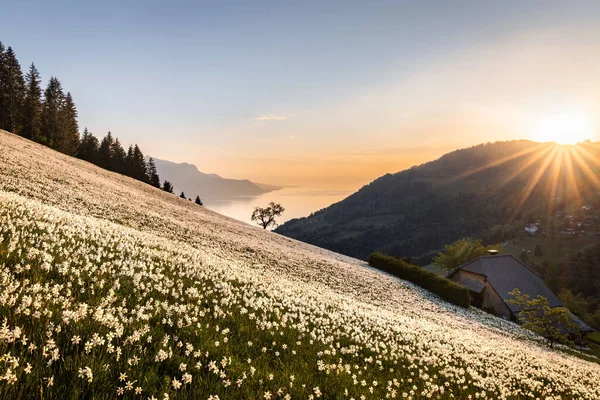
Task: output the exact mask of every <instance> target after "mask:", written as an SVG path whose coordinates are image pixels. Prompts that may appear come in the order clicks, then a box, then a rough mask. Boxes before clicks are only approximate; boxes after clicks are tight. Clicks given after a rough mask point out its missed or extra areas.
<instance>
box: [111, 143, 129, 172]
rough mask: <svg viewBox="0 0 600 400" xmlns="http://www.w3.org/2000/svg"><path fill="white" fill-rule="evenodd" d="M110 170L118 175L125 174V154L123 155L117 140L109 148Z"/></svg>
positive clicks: (121, 147) (123, 151)
mask: <svg viewBox="0 0 600 400" xmlns="http://www.w3.org/2000/svg"><path fill="white" fill-rule="evenodd" d="M111 170H112V171H115V172H118V173H120V174H126V172H127V153H125V150H124V149H123V146H121V142H120V141H119V139H118V138H116V139H115V141H114V142H113V144H112V146H111Z"/></svg>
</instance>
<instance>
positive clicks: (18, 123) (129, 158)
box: [0, 42, 202, 205]
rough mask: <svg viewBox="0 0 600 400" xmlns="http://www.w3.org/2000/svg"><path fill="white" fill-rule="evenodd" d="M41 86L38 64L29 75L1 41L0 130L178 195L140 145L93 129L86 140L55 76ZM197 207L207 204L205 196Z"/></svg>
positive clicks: (68, 96)
mask: <svg viewBox="0 0 600 400" xmlns="http://www.w3.org/2000/svg"><path fill="white" fill-rule="evenodd" d="M41 82H42V81H41V78H40V74H39V71H38V70H37V68H36V66H35V64H34V63H33V62H32V63H31V65H30V66H29V70H28V71H27V73H26V74H25V75H24V74H23V71H22V69H21V65H20V64H19V61H18V59H17V57H16V55H15V52H14V51H13V49H12V47H10V46H9V47H5V46H4V45H3V44H2V42H0V129H3V130H6V131H9V132H12V133H14V134H17V135H20V136H23V137H25V138H27V139H30V140H33V141H35V142H38V143H40V144H43V145H45V146H48V147H50V148H52V149H54V150H57V151H60V152H61V153H64V154H67V155H70V156H74V157H77V158H80V159H82V160H85V161H88V162H91V163H93V164H95V165H97V166H99V167H101V168H104V169H107V170H109V171H113V172H117V173H119V174H122V175H127V176H129V177H131V178H134V179H137V180H139V181H142V182H144V183H147V184H150V185H152V186H154V187H157V188H160V189H162V190H164V191H166V192H169V193H173V185H172V184H171V182H169V181H167V180H165V181H164V182H163V183H162V184H161V181H160V177H159V176H158V173H157V171H156V165H155V164H154V160H153V159H152V158H148V159H147V160H146V157H145V156H144V153H143V152H142V150H141V149H140V147H139V146H138V145H137V144H134V145H130V146H129V147H128V149H127V151H125V148H124V147H123V146H122V145H121V142H120V141H119V139H118V138H115V137H113V136H112V134H111V132H108V133H107V134H106V136H104V137H103V138H102V140H99V139H98V138H97V137H96V136H95V135H93V134H92V133H91V132H90V131H88V129H87V128H85V129H84V131H83V134H82V135H81V136H80V135H79V123H78V120H77V118H78V115H77V107H76V106H75V102H74V100H73V96H72V95H71V92H68V91H67V92H66V94H65V91H64V89H63V87H62V84H61V83H60V81H59V80H58V78H56V77H54V76H53V77H51V78H50V80H49V81H48V85H47V86H46V89H45V90H43V91H42V86H41ZM182 195H183V193H182ZM182 197H183V196H182ZM196 204H200V205H202V201H201V200H200V197H199V196H197V198H196Z"/></svg>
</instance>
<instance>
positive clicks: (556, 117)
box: [533, 112, 594, 144]
mask: <svg viewBox="0 0 600 400" xmlns="http://www.w3.org/2000/svg"><path fill="white" fill-rule="evenodd" d="M592 136H594V123H593V121H592V118H590V117H589V116H587V115H585V114H583V113H575V112H559V113H553V114H548V115H546V116H544V117H542V118H540V119H538V120H537V121H536V122H535V123H534V124H533V139H534V140H536V141H539V142H556V143H559V144H576V143H580V142H583V141H584V140H587V139H590V138H592Z"/></svg>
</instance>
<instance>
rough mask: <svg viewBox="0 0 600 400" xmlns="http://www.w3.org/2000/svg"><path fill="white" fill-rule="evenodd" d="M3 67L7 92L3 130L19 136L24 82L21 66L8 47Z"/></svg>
mask: <svg viewBox="0 0 600 400" xmlns="http://www.w3.org/2000/svg"><path fill="white" fill-rule="evenodd" d="M4 65H5V71H4V73H5V76H6V78H5V87H4V90H6V91H7V93H6V95H5V96H6V97H7V104H6V105H7V107H8V108H7V111H6V116H5V121H4V126H3V129H5V130H7V131H10V132H13V133H15V134H21V121H22V116H21V110H22V107H23V100H24V98H25V80H24V79H23V71H21V65H20V64H19V60H17V56H16V55H15V52H14V51H13V49H12V47H8V49H6V51H5V52H4Z"/></svg>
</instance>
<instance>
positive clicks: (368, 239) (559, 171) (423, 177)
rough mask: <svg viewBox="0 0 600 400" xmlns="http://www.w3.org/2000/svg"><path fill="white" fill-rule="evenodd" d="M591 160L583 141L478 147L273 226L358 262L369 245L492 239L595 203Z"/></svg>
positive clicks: (397, 247)
mask: <svg viewBox="0 0 600 400" xmlns="http://www.w3.org/2000/svg"><path fill="white" fill-rule="evenodd" d="M598 160H600V146H599V145H598V144H596V143H591V142H585V143H582V144H579V145H577V146H559V145H557V144H553V143H547V144H540V143H535V142H531V141H510V142H496V143H488V144H482V145H478V146H474V147H471V148H467V149H462V150H457V151H454V152H451V153H449V154H446V155H444V156H442V157H441V158H439V159H437V160H435V161H432V162H428V163H426V164H423V165H419V166H415V167H412V168H410V169H408V170H405V171H402V172H398V173H395V174H387V175H385V176H382V177H380V178H379V179H377V180H375V181H373V182H372V183H370V184H369V185H366V186H364V187H363V188H362V189H360V190H359V191H358V192H356V193H354V194H352V195H351V196H349V197H348V198H346V199H344V200H343V201H340V202H339V203H336V204H333V205H331V206H329V207H327V208H325V209H323V210H321V211H318V212H316V213H314V214H312V215H310V216H309V217H306V218H300V219H294V220H290V221H288V222H286V223H285V224H283V225H282V226H280V227H279V228H277V229H276V232H278V233H281V234H283V235H286V236H289V237H292V238H295V239H299V240H302V241H304V242H307V243H311V244H315V245H317V246H321V247H324V248H327V249H330V250H334V251H337V252H340V253H344V254H347V255H350V256H354V257H358V258H362V259H365V258H366V257H368V255H369V254H370V253H371V252H373V251H381V252H384V253H387V254H392V255H398V256H411V257H422V258H430V256H431V254H433V253H434V252H435V251H437V250H438V249H441V248H442V247H443V246H444V245H445V244H446V243H449V242H452V241H454V240H456V239H459V238H461V237H463V236H476V237H481V238H483V239H484V240H485V241H487V242H496V243H497V242H500V241H503V240H508V239H510V238H513V237H514V236H515V235H516V234H517V233H520V232H522V231H523V226H524V223H526V222H534V221H536V220H537V221H543V222H544V223H545V222H552V223H556V221H554V220H552V221H550V218H549V217H550V216H554V215H555V214H556V212H557V211H561V210H572V209H577V208H578V207H579V209H580V208H581V205H582V204H584V203H590V202H591V203H592V204H596V205H597V206H600V204H598V201H599V199H600V198H599V197H598V194H600V193H599V192H598V191H600V188H599V187H598V186H599V185H600V181H599V179H598V176H599V165H600V162H599V161H598ZM560 223H562V222H560ZM555 228H556V229H558V228H557V227H555Z"/></svg>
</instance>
